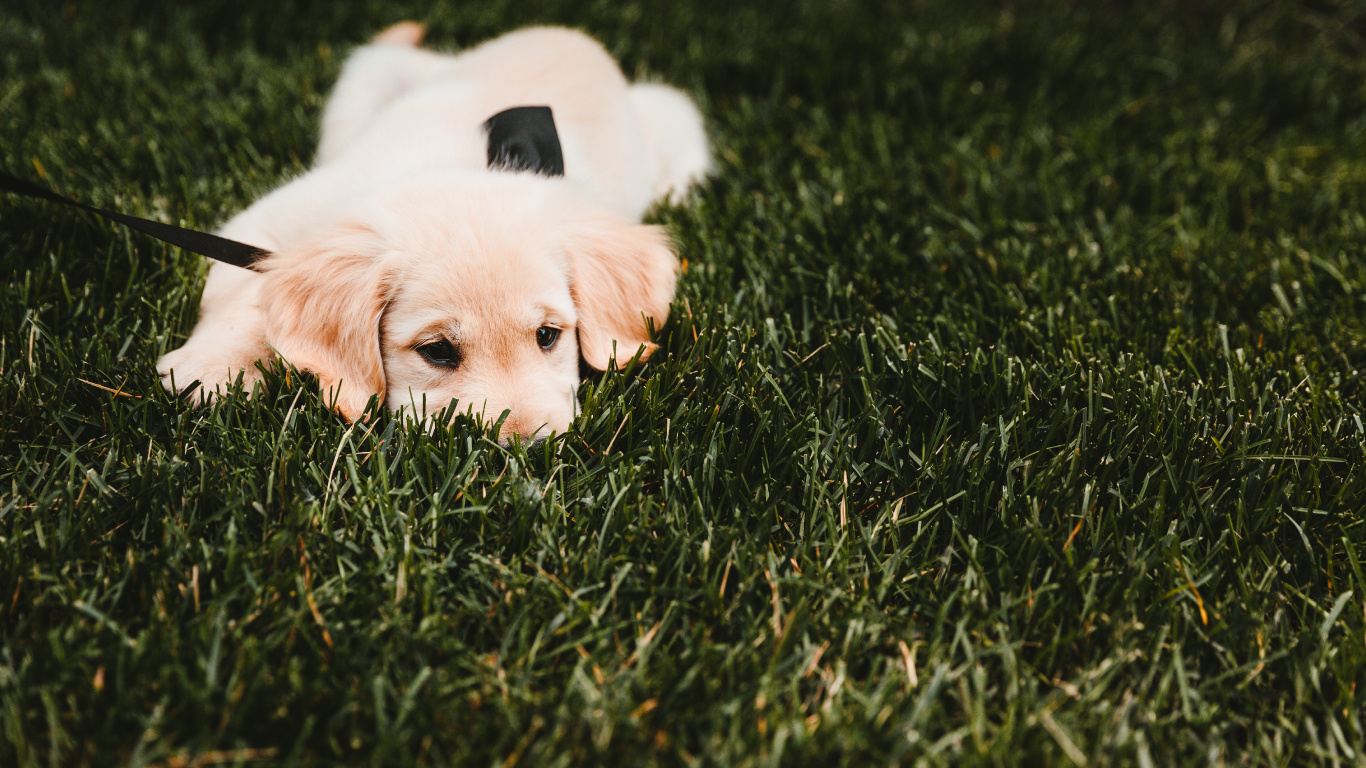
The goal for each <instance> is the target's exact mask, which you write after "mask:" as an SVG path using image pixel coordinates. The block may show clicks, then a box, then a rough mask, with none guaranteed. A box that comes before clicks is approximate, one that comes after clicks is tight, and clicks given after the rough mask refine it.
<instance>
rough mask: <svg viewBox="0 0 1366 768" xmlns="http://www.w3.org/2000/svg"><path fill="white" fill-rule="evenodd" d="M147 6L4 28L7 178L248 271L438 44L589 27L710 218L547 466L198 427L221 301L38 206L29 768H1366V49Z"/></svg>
mask: <svg viewBox="0 0 1366 768" xmlns="http://www.w3.org/2000/svg"><path fill="white" fill-rule="evenodd" d="M161 6H162V7H153V6H152V4H151V3H149V2H134V1H133V0H110V1H109V2H103V3H98V4H96V3H75V2H69V3H59V2H53V1H52V0H9V1H8V2H6V3H5V4H4V7H3V8H0V168H3V169H6V170H8V171H10V172H12V173H16V174H18V175H21V176H23V177H25V178H28V179H32V180H35V181H42V182H43V183H45V184H48V185H50V186H52V187H53V188H55V189H58V190H60V191H63V192H65V193H67V194H69V195H72V196H75V197H78V198H80V199H83V200H87V201H90V202H92V203H94V204H97V205H103V206H107V207H113V208H117V209H120V210H122V211H124V212H127V213H132V214H136V215H142V216H149V217H156V218H162V219H164V220H167V221H171V222H175V223H181V224H184V225H186V226H191V227H199V228H210V227H212V226H214V225H215V224H216V223H219V222H222V221H224V220H225V219H226V218H227V217H228V216H229V215H231V214H232V213H233V212H235V211H237V210H239V209H240V208H242V207H243V206H245V205H246V204H247V203H248V202H250V201H251V200H253V199H254V198H255V197H257V196H259V195H261V194H262V193H264V192H265V191H267V190H269V189H271V188H272V187H274V186H275V185H278V184H279V183H280V182H281V181H282V180H283V179H285V178H288V177H290V176H292V175H294V174H297V173H299V172H300V171H301V170H302V169H304V168H305V167H306V165H307V163H308V161H309V159H310V157H311V154H312V151H313V149H314V146H315V142H316V129H317V125H318V120H319V116H320V113H321V109H322V105H323V100H324V98H325V96H326V93H327V90H328V88H329V87H330V86H331V84H332V83H333V82H334V81H335V78H336V76H337V73H338V71H339V68H340V66H341V63H342V62H343V60H344V59H345V56H346V54H347V51H348V50H349V49H350V47H352V46H353V45H355V44H357V43H359V42H361V41H363V40H365V39H366V38H368V37H369V36H370V35H372V34H374V33H375V32H376V31H378V30H379V29H381V28H383V27H384V26H385V25H387V24H390V23H393V22H395V21H398V20H401V19H405V18H416V19H420V20H424V21H426V22H427V23H428V24H429V25H430V30H431V31H430V33H429V38H428V39H429V42H430V43H431V44H432V45H434V46H436V47H441V48H449V49H456V48H459V47H463V46H468V45H471V44H473V43H476V42H478V41H481V40H483V39H486V38H488V37H491V36H494V35H496V34H498V33H500V32H503V31H506V30H510V29H513V28H516V27H518V26H522V25H526V24H533V23H558V24H567V25H571V26H575V27H579V28H582V29H585V30H587V31H589V32H590V33H592V34H594V35H595V36H597V37H598V38H599V39H600V40H602V41H603V43H604V44H605V45H606V46H607V48H608V49H609V50H611V51H612V52H613V54H614V55H616V56H617V57H618V58H619V59H620V61H621V62H622V64H623V68H624V69H625V71H626V72H627V73H628V75H630V76H632V77H642V78H648V79H658V80H663V81H667V82H670V83H674V84H677V85H679V86H681V87H683V88H685V89H687V90H689V91H690V92H691V93H693V94H694V95H695V96H696V97H697V98H698V100H699V102H700V103H701V104H702V107H703V110H704V112H705V114H706V115H707V119H708V121H709V126H710V130H711V132H712V137H713V146H714V151H715V155H716V158H717V173H716V175H715V177H714V178H713V179H711V180H710V181H709V182H708V183H706V184H705V185H704V186H703V187H702V188H701V189H700V190H699V191H698V193H697V194H696V195H695V197H694V198H693V199H692V200H691V201H689V202H688V203H687V204H685V205H682V206H661V207H659V208H657V209H656V210H655V211H654V212H652V213H651V215H650V218H651V219H652V220H654V221H657V222H659V223H662V224H664V225H667V226H668V227H669V229H670V231H671V232H672V233H673V236H674V237H675V238H676V240H677V242H678V244H679V247H680V249H681V252H682V254H683V256H684V257H685V259H686V272H685V274H684V275H683V276H682V279H681V281H680V285H679V292H678V296H677V299H676V300H675V302H674V305H673V311H672V316H671V320H670V322H669V324H668V325H667V326H666V327H665V328H663V329H662V330H661V332H660V335H659V341H660V344H661V348H660V351H659V353H658V354H657V355H656V357H655V358H654V359H653V360H652V361H651V362H649V363H648V364H644V365H638V366H634V367H629V368H627V369H626V370H623V371H620V372H616V373H609V374H605V375H598V376H595V377H592V378H590V379H588V380H586V381H585V383H584V385H583V387H582V389H581V391H580V400H581V402H582V403H583V415H582V417H581V418H580V419H579V421H578V422H577V423H576V424H575V426H574V428H573V429H572V430H571V431H570V432H569V433H568V434H566V435H563V436H560V437H559V438H557V439H554V440H550V441H546V442H542V443H539V444H536V445H534V446H521V445H517V446H513V447H511V448H506V449H505V448H502V447H499V445H498V444H497V443H496V442H495V441H491V440H490V439H489V438H488V436H487V432H485V431H482V429H481V427H480V425H478V424H472V423H469V422H468V421H465V420H459V421H457V422H456V423H453V424H449V425H443V426H440V427H438V428H435V429H433V430H430V431H424V430H421V429H415V428H411V427H409V426H405V424H404V422H403V421H402V420H401V419H398V418H395V417H393V416H392V415H389V414H385V413H375V414H373V415H372V418H370V419H369V420H367V421H363V422H360V423H357V424H354V425H352V424H347V423H346V422H345V421H343V420H342V419H340V418H339V417H337V416H334V415H332V414H330V413H329V412H328V410H327V408H326V407H325V405H324V403H323V402H322V398H321V397H320V396H319V394H318V391H317V387H316V383H314V382H313V381H311V380H310V379H308V378H307V377H300V376H298V375H285V374H284V373H281V372H279V371H276V372H274V373H272V374H271V375H270V376H269V377H268V380H267V386H266V387H265V388H264V390H263V391H261V392H259V393H258V396H257V397H256V398H248V397H247V396H246V395H244V394H242V393H238V394H235V395H234V396H232V397H229V398H227V399H226V400H224V401H222V402H220V403H218V404H216V405H215V406H213V407H211V408H207V409H203V410H196V409H193V408H191V407H188V406H187V405H186V404H184V403H181V402H177V401H176V400H175V399H174V398H171V397H169V396H167V395H166V394H164V393H163V391H162V390H161V388H160V386H159V384H158V381H157V377H156V373H155V371H154V368H153V362H154V360H155V359H156V358H157V357H158V355H160V354H161V353H163V352H164V351H166V350H168V349H171V348H173V347H175V346H177V345H178V344H179V343H180V341H181V340H183V339H184V338H185V336H186V335H187V334H188V332H189V330H190V328H191V325H192V323H193V320H194V318H195V312H196V307H197V303H198V293H199V291H200V290H201V288H202V285H203V276H204V265H203V263H202V259H200V258H199V257H197V256H194V255H192V254H188V253H185V252H183V251H180V250H178V249H175V248H171V247H168V246H165V245H163V244H161V243H159V242H157V241H154V240H151V239H149V238H147V237H144V236H141V235H137V234H133V233H130V232H128V231H126V230H124V229H122V228H120V227H117V226H114V225H110V224H107V223H105V222H103V221H100V220H98V219H94V218H92V217H90V216H88V215H86V214H82V213H78V212H75V211H72V210H70V209H64V208H61V207H58V206H54V205H51V204H46V203H40V202H35V201H30V200H25V199H21V198H17V197H13V196H8V195H0V272H3V285H2V286H0V408H3V411H2V412H0V765H3V766H15V767H16V768H20V767H23V768H27V767H28V766H58V765H61V766H77V765H92V766H100V765H116V764H117V765H134V766H143V765H158V766H166V767H167V768H171V767H172V766H174V767H175V768H188V766H205V765H211V764H240V765H248V764H250V765H263V766H269V765H281V766H285V765H316V766H333V765H433V766H437V765H453V764H459V765H480V766H505V767H506V768H512V766H559V765H566V766H567V765H584V766H598V765H641V764H658V765H667V766H694V765H697V766H728V765H745V766H759V765H770V764H771V765H812V766H827V765H860V766H861V765H889V764H890V765H897V764H901V765H920V764H924V765H950V764H952V765H1005V764H1027V765H1070V764H1073V763H1076V764H1082V765H1140V766H1166V765H1197V764H1200V765H1203V764H1219V765H1334V766H1337V765H1358V766H1360V765H1366V723H1363V709H1366V708H1363V707H1362V705H1361V703H1360V702H1361V698H1358V697H1366V689H1363V688H1366V577H1364V576H1363V573H1364V572H1366V568H1363V564H1362V561H1363V560H1366V519H1364V518H1363V513H1362V507H1363V505H1364V504H1366V426H1363V416H1362V399H1363V394H1364V392H1363V379H1362V372H1361V371H1362V369H1366V258H1364V256H1366V199H1364V198H1366V16H1364V15H1363V13H1362V11H1361V10H1359V9H1357V8H1355V7H1354V6H1350V5H1349V4H1346V3H1339V2H1333V1H1331V0H1322V1H1321V2H1314V3H1306V4H1293V3H1279V2H1249V3H1244V4H1224V3H1217V2H1190V1H1189V0H1169V1H1167V2H1158V3H1101V2H1078V3H1075V4H1070V3H1064V2H1049V3H1019V4H1015V3H1009V2H1007V3H1002V4H992V3H979V2H968V1H966V0H963V1H960V2H942V3H941V2H925V3H918V2H909V1H907V0H873V1H868V2H864V1H862V0H847V1H846V2H834V1H832V0H825V1H821V2H817V1H815V0H800V1H799V0H794V1H793V2H789V3H775V2H772V0H725V1H724V2H722V1H721V0H700V1H699V2H682V1H681V0H673V1H672V2H669V1H666V0H659V1H657V2H656V1H655V0H650V1H649V2H603V1H601V0H592V1H590V0H563V1H562V2H555V3H550V2H544V3H536V4H528V3H520V2H519V3H513V2H511V1H510V0H508V1H506V2H476V1H475V0H467V1H461V2H442V3H437V4H431V3H417V2H381V0H361V1H357V2H332V3H323V2H317V3H307V2H300V1H296V0H274V2H269V3H267V2H259V0H245V1H243V0H236V1H234V2H228V0H205V1H203V2H195V3H171V2H165V3H162V4H161ZM1359 689H1363V690H1359Z"/></svg>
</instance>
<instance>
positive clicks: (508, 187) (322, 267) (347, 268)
mask: <svg viewBox="0 0 1366 768" xmlns="http://www.w3.org/2000/svg"><path fill="white" fill-rule="evenodd" d="M356 210H357V211H363V213H359V214H354V215H352V216H350V217H347V218H344V219H343V221H344V223H341V224H338V225H336V226H334V227H332V228H330V229H328V230H326V231H324V232H323V233H321V234H320V235H318V236H316V237H314V238H313V239H312V240H311V241H309V242H308V243H306V244H304V245H303V246H301V247H296V248H292V249H286V250H285V251H284V252H282V253H280V254H277V255H276V256H274V257H272V258H271V259H269V260H268V261H266V262H265V267H264V271H265V281H264V284H263V287H262V310H263V313H264V315H265V319H266V337H267V341H268V343H269V344H270V345H271V346H272V347H274V348H275V350H276V351H277V352H278V353H279V354H280V356H281V357H283V358H284V359H285V360H287V361H289V362H290V363H291V364H292V365H294V366H295V367H297V368H299V369H301V370H307V371H311V372H313V373H315V374H317V376H318V380H319V383H320V385H321V387H322V390H323V391H324V392H325V393H327V396H328V397H330V398H334V399H335V403H336V408H337V410H339V411H340V412H341V413H342V414H343V415H344V416H345V417H346V418H348V419H352V420H355V419H357V418H359V417H360V415H361V413H362V411H364V409H365V405H366V402H367V401H368V400H369V399H370V397H371V396H372V395H375V394H378V395H380V397H381V399H382V400H383V401H384V402H385V403H386V404H387V405H388V406H389V407H390V408H394V409H398V408H402V407H407V408H410V409H412V411H413V412H415V413H416V414H417V415H419V416H420V417H424V418H425V417H426V416H427V414H428V413H429V412H435V411H437V410H439V409H441V408H444V407H446V406H447V405H449V404H450V403H451V401H452V400H455V401H457V408H458V410H459V411H460V412H473V413H478V414H482V415H483V417H484V418H485V419H486V420H488V421H493V420H496V419H497V418H499V416H500V415H501V414H502V413H503V411H505V410H506V411H509V414H508V417H507V419H506V420H505V421H504V423H503V428H502V433H501V435H500V437H501V438H503V439H508V438H510V437H511V436H512V435H514V434H516V435H520V436H522V437H523V438H530V439H534V438H538V437H544V436H545V435H547V434H549V433H550V432H552V431H556V432H562V431H564V430H565V429H566V428H567V427H568V426H569V424H570V422H571V421H572V420H573V418H574V414H575V410H576V406H577V400H576V389H577V387H578V382H579V358H580V356H582V358H583V360H584V361H585V362H586V363H587V364H588V365H590V366H592V367H593V368H595V369H597V370H606V369H607V368H608V367H609V366H610V365H612V361H613V360H616V361H620V362H623V363H624V362H625V361H626V360H629V359H630V358H631V357H633V356H634V355H635V354H636V353H637V352H638V351H640V350H641V348H642V347H644V351H643V352H642V357H648V355H649V354H650V352H651V351H652V350H653V348H654V345H653V344H651V343H650V341H649V338H648V330H647V322H649V321H650V320H653V322H654V324H655V325H656V326H657V327H658V326H661V325H663V323H664V321H665V319H666V318H667V315H668V310H669V302H670V300H671V299H672V297H673V291H674V281H675V278H676V275H677V259H676V257H675V256H674V254H673V252H672V250H671V247H670V243H669V240H668V238H667V236H666V235H665V233H664V232H663V230H662V229H661V228H659V227H655V226H646V225H641V224H635V223H632V222H630V221H627V220H625V219H623V218H621V217H619V216H616V215H614V214H611V213H608V212H605V211H602V210H598V209H594V208H593V207H592V206H591V205H586V204H584V203H583V202H582V201H581V198H580V197H579V196H578V195H575V194H574V193H573V191H572V189H571V188H570V187H569V186H568V185H567V184H566V183H565V182H563V181H562V180H550V179H544V178H540V177H534V176H529V175H526V174H516V175H513V174H496V175H495V174H475V175H471V176H469V177H466V178H462V179H442V180H439V181H428V182H425V183H418V184H408V185H405V186H404V187H402V188H400V189H397V190H394V191H390V192H386V193H381V194H379V195H377V196H376V197H375V198H374V199H372V200H369V201H366V203H365V204H364V205H361V206H358V207H357V208H356Z"/></svg>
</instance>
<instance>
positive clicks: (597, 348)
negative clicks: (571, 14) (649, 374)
mask: <svg viewBox="0 0 1366 768" xmlns="http://www.w3.org/2000/svg"><path fill="white" fill-rule="evenodd" d="M421 36H422V28H421V27H420V26H419V25H415V24H412V23H410V22H409V23H404V24H400V25H395V26H394V27H391V28H389V29H388V30H385V31H384V32H382V33H381V34H380V35H379V36H378V37H377V38H376V39H375V41H374V42H372V43H371V44H370V45H367V46H363V47H361V48H359V49H358V50H357V51H356V52H355V53H354V54H353V55H352V56H351V58H350V59H349V60H348V61H347V63H346V65H345V67H344V69H343V71H342V75H341V78H340V80H339V81H338V83H337V85H336V87H335V89H334V90H333V93H332V96H331V98H330V99H329V101H328V104H327V107H326V109H325V112H324V115H323V125H322V134H321V137H320V140H319V145H318V154H317V157H316V158H315V161H314V166H313V168H312V169H311V170H310V171H308V172H307V173H305V174H304V175H302V176H300V177H299V178H297V179H295V180H293V181H291V182H289V183H288V184H286V185H284V186H282V187H280V188H279V189H277V190H275V191H274V192H272V193H270V194H268V195H266V196H265V197H263V198H261V199H260V200H258V201H257V202H256V203H255V204H253V205H252V206H251V207H249V208H248V209H246V210H245V211H243V212H242V213H240V214H238V215H237V216H236V217H234V218H233V219H232V220H231V221H229V222H228V223H227V224H226V225H225V226H224V227H223V228H222V230H221V232H222V234H223V235H224V236H226V237H230V238H233V239H236V240H240V241H243V242H246V243H250V244H252V245H256V246H259V247H261V248H265V249H267V250H270V251H272V252H274V253H275V254H276V255H275V256H273V257H271V258H270V259H268V260H267V261H265V262H264V263H263V271H262V272H261V273H259V274H258V273H253V272H248V271H245V270H241V269H237V268H234V267H230V266H226V265H222V264H216V263H215V264H214V265H213V266H211V267H210V269H209V278H208V282H207V283H206V284H205V287H204V295H203V298H202V300H201V303H200V320H199V323H198V325H196V326H195V329H194V331H193V333H192V334H191V335H190V338H189V339H188V340H187V341H186V343H185V345H184V346H182V347H181V348H180V349H177V350H175V351H173V352H170V353H168V354H167V355H165V356H164V357H162V358H161V360H160V361H159V362H158V364H157V369H158V371H159V372H160V373H161V375H162V377H163V383H164V384H165V385H166V387H167V388H168V389H171V390H179V391H183V390H184V389H185V388H186V387H187V386H188V385H189V384H190V383H191V382H192V381H194V380H199V381H201V382H202V385H203V386H202V388H201V389H200V390H199V392H200V393H201V398H212V397H213V396H216V395H217V394H221V393H222V392H224V391H225V390H226V387H227V386H228V385H229V384H231V382H232V381H233V380H235V379H236V378H237V377H238V376H241V377H243V379H244V382H245V383H246V385H247V386H248V388H250V386H251V385H252V384H253V383H254V382H255V381H256V380H257V379H259V376H260V374H259V371H258V370H257V368H256V363H257V362H258V361H262V362H266V363H269V362H270V361H271V360H272V359H273V358H274V357H275V355H277V354H278V355H279V356H280V357H282V358H283V359H284V360H286V361H288V362H289V363H290V364H292V365H294V366H295V367H297V368H299V369H301V370H307V371H311V372H313V373H315V374H317V376H318V379H319V382H320V385H321V386H322V388H323V390H324V392H326V396H327V397H328V398H329V399H330V401H331V402H333V403H335V407H336V409H337V410H338V411H339V412H341V413H342V414H343V415H344V416H346V417H347V418H348V419H356V418H358V417H359V416H360V415H361V413H362V412H363V411H364V409H365V406H366V403H367V402H368V401H369V399H370V398H371V397H372V396H375V395H378V396H379V397H380V399H381V401H382V402H384V403H385V404H386V405H387V406H388V407H390V408H394V409H398V408H409V409H412V411H413V412H414V413H415V414H416V415H418V416H419V417H426V416H427V415H428V414H429V413H432V412H435V411H437V410H439V409H441V408H444V407H446V406H447V405H448V404H449V403H450V402H451V401H452V400H453V399H454V400H456V401H458V407H459V409H461V410H465V411H472V412H475V413H482V414H483V415H484V417H485V418H486V419H488V420H493V419H496V418H498V417H499V415H500V414H502V413H503V412H504V411H505V410H507V411H509V412H510V413H509V416H508V418H507V420H506V421H505V422H504V426H503V433H502V437H503V438H504V439H507V438H510V437H511V436H512V435H513V434H517V435H521V436H523V437H526V438H535V437H541V436H544V435H546V434H548V433H549V432H551V431H563V430H564V429H566V428H567V427H568V426H569V424H570V422H571V421H572V420H573V417H574V414H575V411H576V407H577V402H576V398H575V391H576V389H577V385H578V362H579V355H580V353H582V355H583V359H584V361H586V362H587V363H588V364H589V365H591V366H592V367H594V368H597V369H599V370H605V369H606V368H607V367H608V365H609V364H610V360H611V358H613V357H615V359H616V360H619V361H625V360H627V359H629V358H631V357H632V356H634V355H635V354H636V352H637V351H641V352H642V357H648V355H649V353H650V351H652V349H653V345H651V344H650V342H649V339H648V335H647V332H646V323H647V322H650V321H652V322H653V323H654V325H655V326H656V327H658V326H660V325H662V324H663V323H664V322H665V320H666V319H667V315H668V309H669V302H670V301H671V299H672V297H673V291H674V281H675V275H676V271H677V258H676V257H675V255H674V253H673V251H672V247H671V245H670V243H669V240H668V238H667V236H666V235H665V234H664V232H663V231H662V230H661V229H660V228H658V227H652V226H644V225H641V224H639V220H640V217H641V215H642V214H643V213H644V211H645V210H646V208H647V207H648V206H649V205H650V204H651V202H652V201H653V200H655V199H657V198H659V197H669V198H671V199H675V200H677V199H679V198H681V197H682V196H683V195H685V194H686V192H687V189H688V187H689V186H690V185H691V184H693V183H694V182H696V181H697V180H699V179H701V178H702V177H703V176H704V175H705V174H706V173H707V172H708V171H709V169H710V155H709V153H708V149H707V142H706V135H705V132H704V130H703V125H702V119H701V116H700V115H699V114H698V112H697V109H696V107H695V106H694V105H693V104H692V102H691V101H690V100H689V99H688V97H687V96H685V95H683V94H682V93H681V92H679V91H676V90H673V89H671V88H668V87H667V86H661V85H653V84H651V85H634V86H633V85H630V84H628V83H627V82H626V80H625V78H623V77H622V74H621V71H620V70H619V69H618V67H617V65H616V63H615V62H614V61H613V60H612V59H611V57H610V56H609V55H608V54H607V53H606V51H604V50H603V49H602V47H601V46H600V45H599V44H598V43H596V42H595V41H593V40H592V39H590V38H588V37H587V36H585V35H583V34H581V33H578V32H574V31H571V30H567V29H559V28H532V29H525V30H521V31H518V32H513V33H511V34H508V35H504V36H503V37H500V38H497V39H495V40H492V41H489V42H487V43H484V44H482V45H480V46H478V47H475V48H472V49H470V50H468V51H465V52H463V53H460V54H458V55H448V54H440V53H434V52H431V51H427V50H422V49H419V48H416V47H414V46H415V45H416V43H417V42H418V41H419V40H420V39H421ZM531 105H548V106H550V107H551V109H552V110H553V111H554V115H555V123H556V128H557V130H558V131H559V135H560V142H561V146H562V151H563V154H564V164H565V176H564V177H563V178H557V179H551V178H546V177H543V176H538V175H534V174H528V173H507V172H490V171H488V170H486V169H485V163H486V138H485V136H484V133H483V128H482V125H483V122H484V120H486V119H487V118H488V117H490V116H492V115H493V114H495V113H497V112H500V111H502V110H504V109H507V108H509V107H514V106H531ZM544 325H549V326H553V327H557V328H561V329H563V330H562V333H561V335H560V339H559V341H558V343H557V344H556V345H555V346H554V347H553V348H551V349H549V350H543V349H542V348H541V347H540V346H539V345H538V344H537V342H536V333H537V329H538V328H540V327H542V326H544ZM433 340H445V341H448V342H450V343H451V344H452V345H454V346H455V347H457V348H458V349H459V352H460V364H459V366H458V367H456V368H454V369H451V368H442V367H438V366H434V365H432V364H431V363H430V362H428V361H427V360H426V359H424V358H423V357H422V356H421V355H420V354H418V352H417V348H418V347H420V346H422V345H423V344H426V343H430V342H431V341H433ZM580 345H581V346H580ZM642 347H643V350H642ZM173 381H174V384H173V383H172V382H173Z"/></svg>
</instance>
